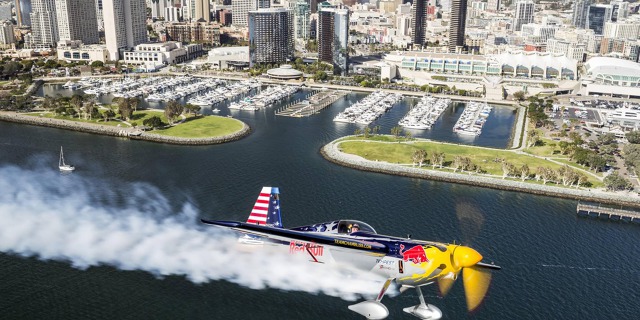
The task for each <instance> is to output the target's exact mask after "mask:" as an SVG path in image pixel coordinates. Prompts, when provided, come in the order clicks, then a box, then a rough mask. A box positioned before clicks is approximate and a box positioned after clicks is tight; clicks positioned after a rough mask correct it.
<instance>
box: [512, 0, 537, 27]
mask: <svg viewBox="0 0 640 320" xmlns="http://www.w3.org/2000/svg"><path fill="white" fill-rule="evenodd" d="M534 11H535V4H534V3H533V1H531V0H520V1H518V2H516V13H515V15H514V17H513V25H512V27H513V31H520V30H521V29H522V25H523V24H527V23H532V22H533V12H534Z"/></svg>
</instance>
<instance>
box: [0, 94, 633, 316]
mask: <svg viewBox="0 0 640 320" xmlns="http://www.w3.org/2000/svg"><path fill="white" fill-rule="evenodd" d="M304 96H305V92H304V91H303V92H299V93H297V94H296V95H294V96H293V97H291V98H290V99H289V100H286V101H283V102H282V103H281V104H280V105H277V106H274V107H269V108H265V109H263V110H260V111H257V112H243V111H236V112H231V114H232V115H233V116H234V117H235V118H237V119H240V120H242V121H245V122H247V123H248V124H249V125H250V126H251V127H252V129H253V131H252V134H251V135H249V136H248V137H246V138H244V139H242V140H240V141H236V142H233V143H228V144H222V145H212V146H200V147H190V146H175V145H165V144H157V143H151V142H144V141H131V140H127V139H124V138H113V137H105V136H97V135H91V134H84V133H78V132H70V131H64V130H58V129H51V128H42V127H34V126H26V125H19V124H13V123H2V122H0V186H2V190H1V191H0V192H1V193H2V194H0V217H2V219H3V220H4V221H0V223H2V224H3V227H0V239H2V241H0V248H1V250H0V251H1V252H0V292H1V293H2V299H0V315H1V316H0V318H4V319H45V318H46V319H88V318H90V319H248V318H250V319H305V320H309V319H360V317H359V316H358V315H357V314H355V313H353V312H351V311H349V310H348V309H347V306H348V305H350V304H353V303H354V302H353V301H346V300H344V299H341V298H340V297H337V296H335V295H332V294H325V293H318V292H317V290H312V287H314V286H313V284H312V283H311V284H307V285H305V286H303V287H296V286H295V283H291V284H288V285H285V282H286V281H282V283H275V284H272V285H269V286H267V288H251V287H252V286H251V285H249V284H247V283H246V282H242V283H240V284H239V283H238V281H237V279H235V278H233V277H224V276H220V277H215V279H209V280H204V281H193V277H191V276H190V275H189V272H188V271H184V270H183V271H182V272H176V273H175V274H171V273H169V274H165V275H159V274H162V272H158V271H157V269H154V268H155V267H156V264H157V266H158V267H159V266H161V265H163V264H171V265H176V268H178V270H181V269H179V266H180V265H188V264H190V263H191V262H192V261H191V260H193V259H196V260H197V259H200V260H203V261H206V262H208V263H211V264H212V265H213V266H215V267H216V270H218V269H219V270H232V269H242V270H247V273H251V274H252V275H253V276H254V277H256V278H268V277H269V276H268V275H261V273H262V272H266V271H264V270H265V269H264V268H265V267H264V266H262V265H260V264H255V265H249V266H247V264H250V263H251V261H253V260H243V259H237V260H232V261H231V262H230V261H228V260H220V259H221V257H219V256H216V255H214V254H212V255H211V256H208V255H207V254H206V252H207V251H206V250H205V251H204V252H205V253H204V254H203V255H199V256H194V257H187V258H185V257H183V256H182V255H181V253H182V251H176V252H175V259H176V260H175V261H173V259H174V256H171V255H170V256H165V257H163V259H162V260H161V261H158V259H157V258H156V257H154V256H153V255H151V254H150V255H149V256H145V257H147V258H146V259H144V261H141V262H139V264H129V263H130V261H129V260H127V257H125V256H121V255H120V253H119V252H120V251H115V252H113V253H112V255H109V257H111V258H110V259H103V260H101V259H97V258H96V257H103V256H107V253H108V251H109V250H107V249H108V247H104V246H101V245H100V244H101V243H102V242H107V241H109V240H112V239H109V238H110V237H114V238H115V237H122V236H123V235H122V233H117V232H113V233H109V232H100V231H101V229H102V228H97V229H96V230H94V232H95V233H97V234H106V235H107V236H105V237H106V238H105V239H94V238H92V237H91V236H90V235H89V234H93V233H90V232H88V233H78V234H83V235H85V236H83V237H78V238H71V237H66V236H64V235H60V236H58V237H56V238H47V239H48V240H49V241H48V243H45V244H43V245H42V247H37V246H30V247H27V244H30V243H33V242H32V241H35V240H34V239H38V238H39V237H45V238H46V236H47V235H49V234H50V233H51V232H53V230H58V229H60V228H63V227H65V225H69V227H70V228H72V227H74V226H73V224H74V223H75V220H74V216H78V217H79V216H83V217H84V216H87V217H91V215H95V219H96V220H99V222H100V224H98V225H111V223H115V222H120V221H121V220H122V219H124V218H123V215H124V216H126V217H128V218H127V219H134V218H136V219H137V220H136V221H139V222H140V223H139V224H137V225H142V226H144V225H145V223H146V224H148V225H149V227H150V226H151V225H155V222H154V221H156V219H160V218H158V216H162V219H164V218H166V216H169V217H171V216H174V215H175V218H176V221H178V222H175V223H176V224H179V225H181V226H182V225H184V226H186V227H185V228H194V229H196V228H201V227H202V226H199V225H198V223H197V219H186V220H185V221H183V222H180V221H182V220H180V216H182V215H184V214H185V212H186V213H190V214H193V215H195V216H196V217H197V218H206V219H221V220H241V221H244V220H245V219H246V218H247V216H248V214H249V212H250V210H251V208H252V205H253V203H254V201H255V198H256V196H257V194H258V192H259V190H260V188H261V187H262V186H266V185H272V186H278V187H280V192H281V204H282V212H283V222H284V224H285V226H290V227H293V226H299V225H304V224H309V223H314V222H321V221H330V220H335V219H340V218H352V219H359V220H363V221H366V222H367V223H369V224H371V225H372V226H373V227H375V228H376V230H377V231H378V232H379V233H382V234H389V235H395V236H406V235H408V234H410V235H411V237H412V238H415V239H427V240H435V241H442V242H453V241H455V242H456V243H463V244H467V245H470V246H472V247H474V248H476V249H477V250H478V251H479V252H481V253H482V254H483V255H484V257H485V261H487V262H494V263H495V264H498V265H500V266H502V267H503V269H502V270H501V271H498V272H494V273H493V280H492V283H491V287H490V289H489V293H488V296H487V298H486V300H485V301H484V303H483V305H482V306H481V307H480V309H479V310H477V312H475V313H474V314H469V313H468V312H467V311H466V307H465V298H464V292H463V287H462V283H461V281H457V282H456V283H455V285H454V287H453V289H452V290H451V292H450V293H449V294H448V295H447V296H446V297H444V298H441V297H439V296H438V294H437V288H436V287H435V286H429V287H427V288H425V290H424V292H425V297H426V299H427V301H428V302H429V303H432V304H434V305H436V306H438V307H439V308H440V309H442V311H443V313H444V319H463V318H474V319H635V318H636V317H637V315H638V313H639V312H640V306H639V305H638V303H637V293H638V288H639V287H640V271H639V269H638V267H637V266H638V265H639V264H640V257H639V256H638V254H637V252H638V249H637V246H638V243H640V228H638V226H636V225H632V224H623V223H608V222H603V221H599V220H597V219H581V218H578V217H577V216H576V214H575V208H576V204H577V202H576V201H569V200H563V199H556V198H550V197H542V196H535V195H529V194H523V193H516V192H508V191H498V190H492V189H486V188H479V187H470V186H462V185H456V184H450V183H443V182H432V181H427V180H419V179H411V178H404V177H395V176H388V175H383V174H376V173H370V172H360V171H356V170H352V169H348V168H343V167H340V166H337V165H335V164H332V163H330V162H328V161H326V160H324V159H323V158H322V157H321V156H320V155H319V149H320V148H321V147H322V146H323V145H324V144H326V143H327V142H329V141H332V140H333V139H336V138H338V137H341V136H344V135H348V134H352V133H353V132H354V130H355V129H357V128H362V127H363V126H361V125H360V126H359V125H355V124H353V125H352V124H344V123H334V122H333V121H332V120H333V117H334V116H335V115H336V114H337V113H338V112H340V111H342V110H344V108H345V107H346V106H347V105H348V104H349V103H352V102H353V101H356V100H357V99H360V98H362V97H363V96H364V95H362V94H359V93H352V94H349V95H347V96H346V97H345V98H344V99H341V100H339V101H338V102H336V103H335V104H334V105H332V106H330V107H329V108H327V109H325V110H323V111H322V112H320V113H319V114H317V115H314V116H311V117H306V118H289V117H278V116H275V115H274V109H275V108H278V107H281V106H284V105H285V104H286V103H289V102H290V101H294V100H297V99H300V98H302V97H304ZM411 103H414V102H413V100H412V99H406V100H405V102H404V103H403V104H401V105H398V106H396V107H394V108H393V109H392V110H391V111H389V112H387V113H386V114H384V115H383V116H382V117H381V118H380V119H378V120H377V121H376V122H374V123H373V124H372V126H373V125H380V126H381V132H383V133H388V132H389V130H390V128H391V127H393V126H395V125H397V121H398V120H399V119H400V118H401V117H402V116H403V115H404V114H405V113H406V112H407V111H408V108H409V107H410V105H411ZM462 108H463V105H462V104H456V105H454V106H453V107H451V108H450V109H448V110H447V111H445V114H444V115H443V117H442V118H441V120H440V121H439V122H438V123H436V126H435V127H434V128H433V129H431V130H429V131H425V132H422V133H418V134H414V136H423V137H427V138H432V139H438V140H445V141H452V142H460V143H469V144H476V145H483V146H491V147H505V146H507V145H508V144H509V141H508V140H509V133H510V132H511V129H512V128H511V127H512V125H513V122H514V119H515V113H514V110H513V109H509V108H507V107H496V108H494V110H493V112H492V114H491V115H490V116H489V118H488V120H487V124H486V126H485V128H484V130H483V133H482V135H481V136H479V137H477V138H475V139H471V140H468V141H467V140H463V138H459V137H457V136H456V135H455V134H454V133H453V132H452V131H451V128H452V126H453V124H454V123H455V121H456V120H457V117H456V115H459V114H460V113H461V111H462ZM221 109H222V112H221V113H222V114H223V115H224V114H228V113H229V112H230V110H228V109H226V108H221ZM61 145H62V146H64V151H65V159H66V160H67V162H69V163H71V164H73V165H75V166H76V168H77V169H76V171H75V172H74V173H72V174H70V175H61V174H60V173H59V172H58V170H57V167H56V165H57V161H58V152H59V149H60V146H61ZM56 185H60V186H64V188H57V187H55V186H56ZM38 203H41V204H42V206H41V207H42V210H40V208H41V207H39V206H37V204H38ZM69 208H72V209H73V210H77V211H73V210H72V211H71V212H69V210H71V209H69ZM43 211H44V212H46V214H47V215H46V216H41V214H42V212H43ZM156 215H157V216H156ZM7 217H11V219H9V218H7ZM105 217H107V218H106V219H105ZM24 221H33V223H34V224H36V226H37V228H36V229H35V230H34V231H33V232H25V231H23V229H24V228H28V226H29V225H28V224H25V223H23V222H24ZM163 221H164V220H163ZM18 226H20V227H18ZM140 229H141V230H146V229H145V228H142V227H140ZM74 230H75V229H74ZM126 230H128V229H125V230H120V231H122V232H124V233H126ZM159 230H163V229H162V228H159ZM107 231H108V230H107ZM164 233H167V232H166V231H165V232H161V231H158V232H157V234H158V235H157V237H158V240H157V242H153V241H151V242H150V245H149V246H148V247H146V248H145V250H144V252H147V253H155V252H156V251H157V250H160V248H171V247H172V246H173V245H176V244H175V243H172V242H171V241H161V239H164V236H166V234H164ZM74 234H76V233H74ZM150 237H151V236H150ZM151 239H153V238H151ZM190 241H193V242H190ZM87 243H91V244H93V246H87V247H85V246H86V244H87ZM131 245H134V244H131ZM181 245H182V248H187V249H185V250H187V251H188V250H190V249H194V250H195V249H196V248H200V247H201V243H200V242H195V240H194V239H184V240H183V241H182V243H181ZM221 245H222V244H221ZM61 247H64V248H68V250H69V251H70V252H82V254H78V255H69V254H68V255H59V254H56V252H59V251H60V248H61ZM214 247H215V246H214ZM214 247H212V248H211V250H217V249H216V248H214ZM105 251H107V252H105ZM122 251H126V250H125V249H122ZM65 252H66V251H65ZM178 257H180V259H186V260H178ZM92 261H97V263H92ZM218 261H219V262H218ZM218 263H219V264H218ZM143 266H144V267H143ZM282 270H284V271H283V272H289V270H291V269H290V268H289V267H288V266H287V265H282ZM300 277H302V278H305V277H308V278H310V279H313V280H314V281H316V282H318V283H321V282H322V281H323V278H317V276H316V275H314V274H313V273H309V274H308V275H306V274H302V275H300V274H295V275H294V274H291V279H301V278H300ZM349 281H350V277H349V276H345V278H344V283H345V286H346V285H347V284H348V283H349ZM376 293H377V292H375V290H373V292H365V294H367V295H369V296H370V295H372V294H373V295H375V294H376ZM383 302H384V303H385V304H386V305H387V307H388V308H389V310H390V313H391V315H390V319H412V317H411V316H409V315H407V314H404V313H403V312H402V308H404V307H408V306H412V305H415V304H417V302H418V298H417V295H416V294H415V292H412V291H407V292H405V293H403V294H400V295H394V296H389V297H385V298H384V300H383Z"/></svg>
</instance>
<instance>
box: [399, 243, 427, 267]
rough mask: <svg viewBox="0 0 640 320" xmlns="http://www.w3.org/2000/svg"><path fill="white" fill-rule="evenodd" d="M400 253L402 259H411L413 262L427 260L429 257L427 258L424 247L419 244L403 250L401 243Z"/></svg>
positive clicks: (417, 262)
mask: <svg viewBox="0 0 640 320" xmlns="http://www.w3.org/2000/svg"><path fill="white" fill-rule="evenodd" d="M400 254H401V255H402V260H403V261H411V262H413V263H415V264H419V263H422V262H429V259H427V253H426V252H424V248H423V247H422V246H420V245H417V246H414V247H411V249H409V250H406V251H405V250H404V245H403V244H401V245H400Z"/></svg>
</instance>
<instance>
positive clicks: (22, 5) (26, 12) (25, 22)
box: [16, 0, 31, 27]
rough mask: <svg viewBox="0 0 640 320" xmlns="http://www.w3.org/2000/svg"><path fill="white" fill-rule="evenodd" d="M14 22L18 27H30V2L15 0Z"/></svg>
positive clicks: (28, 0) (29, 0)
mask: <svg viewBox="0 0 640 320" xmlns="http://www.w3.org/2000/svg"><path fill="white" fill-rule="evenodd" d="M16 21H17V22H18V26H19V27H24V26H30V25H31V0H16Z"/></svg>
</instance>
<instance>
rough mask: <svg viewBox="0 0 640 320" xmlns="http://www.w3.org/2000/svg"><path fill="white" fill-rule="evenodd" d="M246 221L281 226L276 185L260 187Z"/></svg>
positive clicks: (278, 195)
mask: <svg viewBox="0 0 640 320" xmlns="http://www.w3.org/2000/svg"><path fill="white" fill-rule="evenodd" d="M247 223H254V224H259V225H268V226H273V227H278V228H282V217H281V215H280V190H279V189H278V188H277V187H262V191H260V195H259V196H258V200H256V203H255V204H254V205H253V209H252V210H251V214H250V215H249V218H248V219H247Z"/></svg>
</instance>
